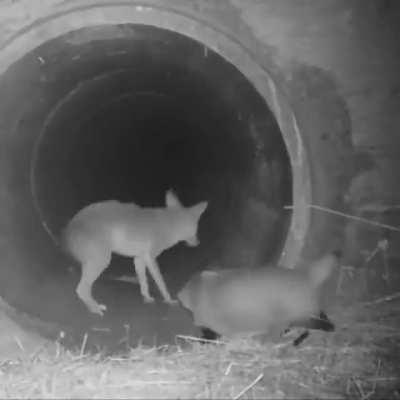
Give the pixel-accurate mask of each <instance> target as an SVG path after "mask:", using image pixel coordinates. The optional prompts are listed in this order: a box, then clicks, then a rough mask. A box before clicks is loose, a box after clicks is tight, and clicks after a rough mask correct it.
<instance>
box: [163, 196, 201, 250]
mask: <svg viewBox="0 0 400 400" xmlns="http://www.w3.org/2000/svg"><path fill="white" fill-rule="evenodd" d="M165 202H166V206H167V208H168V209H175V210H178V211H179V218H180V219H179V233H178V234H179V236H180V240H183V241H184V242H186V243H187V245H188V246H191V247H195V246H198V245H199V243H200V241H199V238H198V236H197V228H198V224H199V220H200V217H201V215H202V214H203V212H204V211H205V210H206V208H207V206H208V202H207V201H202V202H200V203H198V204H195V205H194V206H191V207H184V206H183V205H182V204H181V202H180V201H179V199H178V197H177V196H176V194H175V193H174V191H173V190H172V189H170V190H168V191H167V193H166V195H165Z"/></svg>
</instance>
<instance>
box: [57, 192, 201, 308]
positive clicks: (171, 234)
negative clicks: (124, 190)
mask: <svg viewBox="0 0 400 400" xmlns="http://www.w3.org/2000/svg"><path fill="white" fill-rule="evenodd" d="M207 204H208V203H207V202H201V203H198V204H196V205H194V206H192V207H184V206H182V204H181V203H180V202H179V200H178V198H177V197H176V196H175V195H174V193H173V192H172V191H171V190H169V191H167V193H166V207H163V208H150V207H140V206H138V205H136V204H134V203H121V202H119V201H116V200H109V201H103V202H99V203H94V204H91V205H89V206H87V207H85V208H83V209H82V210H80V211H79V212H78V213H77V214H76V215H75V216H74V217H73V218H72V219H71V221H70V222H69V223H68V224H67V226H66V228H65V229H64V231H63V233H62V243H63V247H64V248H65V250H66V251H67V252H68V253H69V254H70V255H72V256H73V257H74V258H75V259H76V260H77V261H78V262H79V263H80V264H81V268H82V276H81V280H80V282H79V284H78V286H77V288H76V292H77V294H78V296H79V298H80V299H81V300H82V301H83V302H84V303H85V304H86V306H87V307H88V309H89V310H90V311H91V312H93V313H96V314H100V315H103V313H104V311H105V310H106V306H105V305H104V304H98V303H97V302H96V301H95V300H94V299H93V297H92V285H93V283H94V282H95V281H96V279H97V278H98V277H99V276H100V274H101V273H102V272H103V271H104V270H105V269H106V268H107V267H108V265H109V263H110V261H111V254H112V253H113V252H114V253H117V254H121V255H124V256H128V257H134V265H135V271H136V274H137V277H138V280H139V284H140V292H141V294H142V296H143V298H144V301H145V302H153V301H154V298H153V297H152V296H151V295H150V293H149V287H148V282H147V277H146V268H147V269H148V270H149V273H150V275H151V276H152V277H153V279H154V281H155V282H156V284H157V287H158V289H159V290H160V292H161V294H162V296H163V298H164V300H165V301H166V302H167V303H175V302H176V301H175V300H173V299H172V298H171V296H170V294H169V291H168V289H167V287H166V285H165V282H164V279H163V277H162V275H161V273H160V269H159V266H158V263H157V261H156V258H157V256H159V255H160V254H161V253H162V252H163V251H164V250H166V249H168V248H170V247H172V246H174V245H175V244H177V243H178V242H181V241H185V242H187V244H188V245H190V246H197V245H198V244H199V240H198V238H197V227H198V223H199V219H200V216H201V215H202V213H203V212H204V211H205V209H206V208H207Z"/></svg>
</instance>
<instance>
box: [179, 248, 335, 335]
mask: <svg viewBox="0 0 400 400" xmlns="http://www.w3.org/2000/svg"><path fill="white" fill-rule="evenodd" d="M337 262H338V260H337V257H336V255H334V254H328V255H325V256H324V257H322V258H321V259H319V260H317V261H315V262H314V263H312V264H311V265H310V266H309V268H308V269H307V270H303V269H302V270H296V269H294V270H292V269H287V268H277V267H273V266H271V267H269V266H265V267H264V268H259V269H257V270H240V269H235V270H219V271H211V270H205V271H202V272H201V273H199V274H197V275H195V276H194V277H192V278H191V279H190V280H189V282H187V283H186V285H185V286H184V287H183V288H182V289H181V290H180V291H179V292H178V299H179V301H180V302H181V304H182V305H183V307H185V308H187V309H188V310H190V311H191V312H192V313H193V317H194V324H195V325H196V326H198V327H199V328H201V329H202V332H203V335H204V334H205V335H207V336H208V338H211V336H212V333H215V336H214V337H215V338H216V337H218V336H219V335H223V336H228V337H229V336H235V335H237V334H250V335H252V334H265V333H268V332H276V328H278V329H282V330H281V332H282V331H283V330H284V329H285V328H288V327H295V326H298V327H304V328H310V329H322V330H326V331H332V330H334V325H333V324H332V323H331V322H330V321H329V319H328V318H327V317H326V315H325V314H324V313H323V312H322V311H321V310H320V308H319V306H320V304H319V293H318V292H319V289H320V287H321V285H322V284H323V283H324V282H325V281H326V280H327V279H328V278H329V276H330V275H331V272H332V270H333V268H334V267H335V266H336V265H337ZM203 337H204V336H203Z"/></svg>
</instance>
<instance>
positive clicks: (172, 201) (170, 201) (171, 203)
mask: <svg viewBox="0 0 400 400" xmlns="http://www.w3.org/2000/svg"><path fill="white" fill-rule="evenodd" d="M165 204H166V205H167V207H168V208H170V207H182V204H181V202H180V201H179V199H178V197H177V195H176V194H175V192H174V191H173V190H172V189H168V190H167V192H166V193H165Z"/></svg>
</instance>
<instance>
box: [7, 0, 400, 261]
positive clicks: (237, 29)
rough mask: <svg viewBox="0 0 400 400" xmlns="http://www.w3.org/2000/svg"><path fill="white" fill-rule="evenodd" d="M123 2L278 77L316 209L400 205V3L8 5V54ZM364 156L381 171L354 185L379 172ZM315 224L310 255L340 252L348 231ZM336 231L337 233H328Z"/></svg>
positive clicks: (25, 1)
mask: <svg viewBox="0 0 400 400" xmlns="http://www.w3.org/2000/svg"><path fill="white" fill-rule="evenodd" d="M117 3H118V4H128V5H132V6H137V5H140V6H141V5H149V6H156V7H161V8H164V9H168V10H171V11H176V12H178V13H182V14H184V15H187V16H189V17H192V18H194V19H196V20H200V21H204V23H206V24H209V25H211V26H212V27H213V28H214V29H218V30H220V31H222V32H224V33H225V34H227V35H228V36H230V37H232V38H234V40H236V41H238V42H240V43H241V44H242V45H243V46H244V47H246V48H247V49H248V50H249V51H250V52H251V53H252V54H253V56H254V57H255V58H256V59H257V62H258V63H260V65H262V66H264V67H265V68H266V69H268V71H269V72H270V73H271V75H272V76H273V78H274V79H275V80H276V81H277V82H278V83H279V87H280V89H281V90H282V91H283V93H284V94H285V95H286V96H287V98H288V99H289V102H290V103H291V106H292V107H293V111H294V113H295V115H296V117H297V119H298V123H299V128H300V131H301V132H302V134H303V136H304V138H305V145H306V147H307V148H308V153H309V162H310V164H311V167H312V179H313V191H314V193H313V202H314V203H317V204H320V205H324V206H327V207H334V208H338V209H343V208H345V204H344V203H343V201H342V200H343V199H342V198H341V197H344V198H345V199H346V200H347V201H348V205H350V206H351V207H350V210H353V211H354V210H355V209H356V208H357V207H358V206H359V205H360V204H365V203H366V202H369V201H380V202H385V203H395V202H397V201H399V200H400V193H399V190H398V187H397V185H396V182H397V181H398V180H399V174H400V172H399V169H398V168H397V158H398V154H397V153H398V150H397V149H398V146H397V145H398V141H400V139H398V137H399V135H397V134H396V133H397V129H398V127H399V125H400V120H399V118H400V117H399V113H398V110H399V109H400V107H399V106H400V78H399V75H398V70H399V67H400V61H399V59H400V56H399V48H398V41H399V34H398V33H397V31H396V29H395V24H396V18H398V17H399V15H400V7H399V5H398V2H396V1H395V0H394V1H370V0H353V1H348V0H325V1H318V0H280V1H274V0H271V1H268V0H215V1H208V0H197V1H187V0H159V1H157V0H143V1H121V2H115V1H108V2H107V1H100V0H69V1H61V0H41V1H35V0H4V1H1V2H0V46H3V45H5V44H7V43H8V42H9V41H10V40H12V39H13V37H15V36H16V35H18V34H19V33H20V32H21V31H23V30H24V29H27V28H28V27H29V26H30V25H31V24H35V23H38V22H41V21H43V20H45V19H46V18H48V17H50V16H52V15H55V14H57V13H66V12H69V11H71V10H79V9H81V10H84V9H86V8H88V7H96V6H100V5H103V6H104V5H106V6H107V5H116V4H117ZM99 13H101V10H100V9H99ZM71 29H72V27H71ZM353 145H354V148H355V151H354V150H353V148H352V146H353ZM358 150H359V151H362V152H365V151H366V152H367V153H368V155H370V156H371V158H372V159H373V161H374V163H375V166H374V171H373V173H370V172H367V177H365V173H364V178H362V179H359V178H357V179H356V180H355V181H354V180H353V177H354V176H355V175H356V174H357V173H359V172H360V171H363V170H365V169H366V167H370V166H371V163H370V161H369V159H368V157H361V156H360V157H358V156H357V152H358ZM352 180H353V186H351V181H352ZM354 182H356V183H355V184H354ZM360 182H361V183H360ZM371 182H373V183H372V184H371ZM349 185H350V189H349ZM346 193H347V197H346V196H345V195H346ZM314 214H315V215H314ZM313 218H314V224H313V232H312V234H311V235H310V236H309V237H308V242H307V243H306V249H308V251H307V254H308V256H309V257H313V256H314V254H313V253H314V250H313V249H318V252H321V251H322V250H323V249H326V248H327V247H330V246H333V245H334V244H333V243H332V241H333V242H336V239H337V238H338V237H339V236H340V235H338V234H337V232H336V231H337V230H340V229H341V228H342V226H343V223H344V221H343V220H342V219H341V218H340V217H331V216H329V215H320V214H319V212H314V213H313ZM328 225H329V226H330V228H329V229H330V230H331V231H332V232H331V234H326V232H327V226H328ZM323 233H324V234H323Z"/></svg>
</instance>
